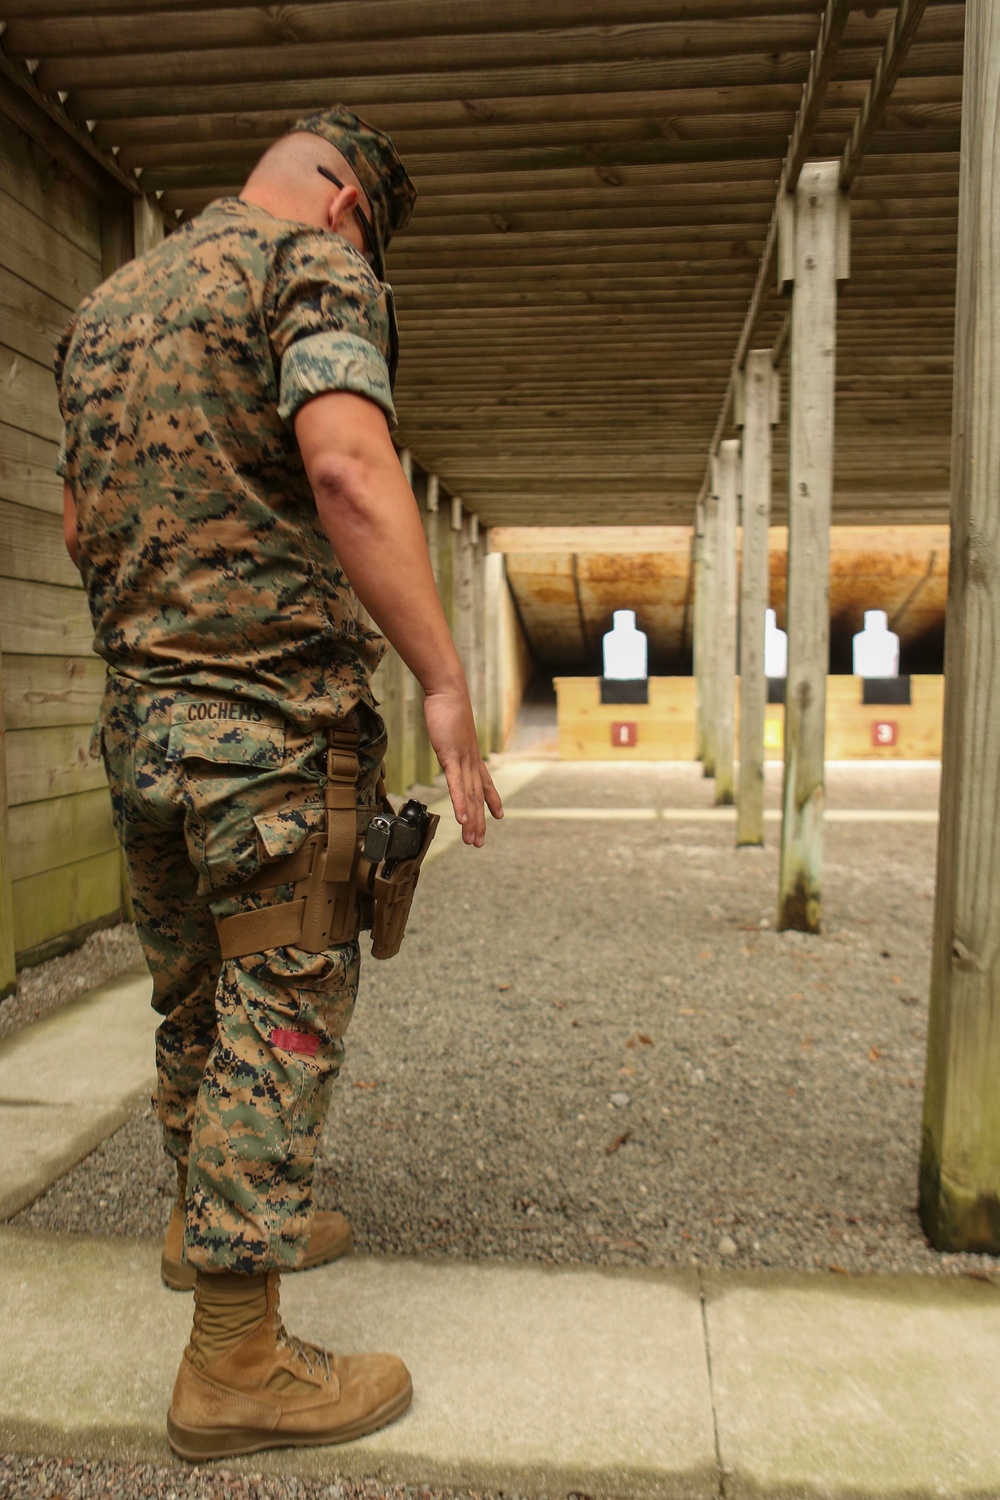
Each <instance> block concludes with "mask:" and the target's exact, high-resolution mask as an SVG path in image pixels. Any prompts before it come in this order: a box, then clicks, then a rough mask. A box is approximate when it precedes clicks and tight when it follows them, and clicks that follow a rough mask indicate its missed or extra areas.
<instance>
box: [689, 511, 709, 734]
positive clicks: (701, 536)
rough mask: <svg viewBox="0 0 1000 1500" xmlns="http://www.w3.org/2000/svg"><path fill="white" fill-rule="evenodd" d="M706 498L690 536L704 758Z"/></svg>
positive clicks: (697, 721)
mask: <svg viewBox="0 0 1000 1500" xmlns="http://www.w3.org/2000/svg"><path fill="white" fill-rule="evenodd" d="M704 551H705V500H704V497H702V498H701V499H700V500H699V501H698V503H697V505H696V506H695V509H694V533H693V535H692V537H691V600H692V609H691V617H692V618H691V670H692V672H693V673H694V758H695V760H704V758H705V717H706V705H705V681H704V675H705V627H704V615H705V607H704V606H705V578H704Z"/></svg>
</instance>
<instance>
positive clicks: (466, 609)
mask: <svg viewBox="0 0 1000 1500" xmlns="http://www.w3.org/2000/svg"><path fill="white" fill-rule="evenodd" d="M471 520H472V518H471V516H469V515H468V514H467V513H466V511H465V510H464V509H463V507H462V502H461V500H458V499H456V498H453V499H452V502H451V527H452V530H453V531H454V533H455V618H454V621H453V622H452V635H453V636H454V637H455V645H456V646H457V647H458V654H459V656H460V657H461V660H462V667H463V670H464V671H465V677H466V681H467V682H468V683H469V687H470V691H471V687H472V665H473V664H472V653H473V639H474V637H473V630H474V628H475V625H474V619H473V605H472V557H471V543H470V540H469V532H470V527H471Z"/></svg>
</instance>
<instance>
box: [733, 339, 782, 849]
mask: <svg viewBox="0 0 1000 1500" xmlns="http://www.w3.org/2000/svg"><path fill="white" fill-rule="evenodd" d="M778 379H779V377H778V374H777V372H776V371H775V369H774V368H773V366H772V364H771V351H770V349H754V350H751V351H750V353H749V354H748V355H747V360H746V365H745V367H744V371H743V400H742V407H743V410H742V426H743V446H742V482H743V503H742V519H743V531H742V548H741V557H740V622H739V629H740V752H739V760H740V777H739V795H738V799H737V809H738V810H737V820H736V843H737V845H744V844H758V845H759V844H763V842H764V719H765V715H766V711H767V678H766V677H765V675H764V626H765V614H766V611H767V606H768V593H769V585H770V576H769V570H768V555H767V548H768V536H769V526H770V517H771V427H772V423H773V422H774V420H775V418H776V417H777V410H776V408H777V402H776V400H775V394H776V393H775V386H776V384H777V382H778Z"/></svg>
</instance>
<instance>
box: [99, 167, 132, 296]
mask: <svg viewBox="0 0 1000 1500" xmlns="http://www.w3.org/2000/svg"><path fill="white" fill-rule="evenodd" d="M133 201H134V200H133V198H132V197H131V196H130V194H128V193H126V192H125V191H124V190H118V189H116V188H112V189H109V191H108V192H107V194H106V195H105V197H104V198H103V199H102V200H101V274H102V275H103V276H104V277H105V278H106V277H108V276H110V275H111V274H112V272H114V271H117V270H118V267H119V266H123V265H124V264H125V262H126V261H129V260H131V259H132V257H133V255H134V254H135V228H134V223H133V211H132V204H133Z"/></svg>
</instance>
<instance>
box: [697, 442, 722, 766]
mask: <svg viewBox="0 0 1000 1500" xmlns="http://www.w3.org/2000/svg"><path fill="white" fill-rule="evenodd" d="M712 476H713V487H714V481H715V460H714V458H713V460H712ZM718 541H719V499H718V496H717V495H715V494H714V493H713V492H712V490H709V492H708V494H707V495H706V496H705V531H704V535H703V538H702V547H701V593H702V603H701V641H702V650H701V684H702V703H703V705H704V709H703V713H702V736H701V765H702V770H703V771H704V773H705V775H706V776H714V775H715V742H716V690H715V682H716V676H715V660H716V644H717V640H718V620H717V614H718V588H717V583H718V579H717V569H718V562H719V549H718Z"/></svg>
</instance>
